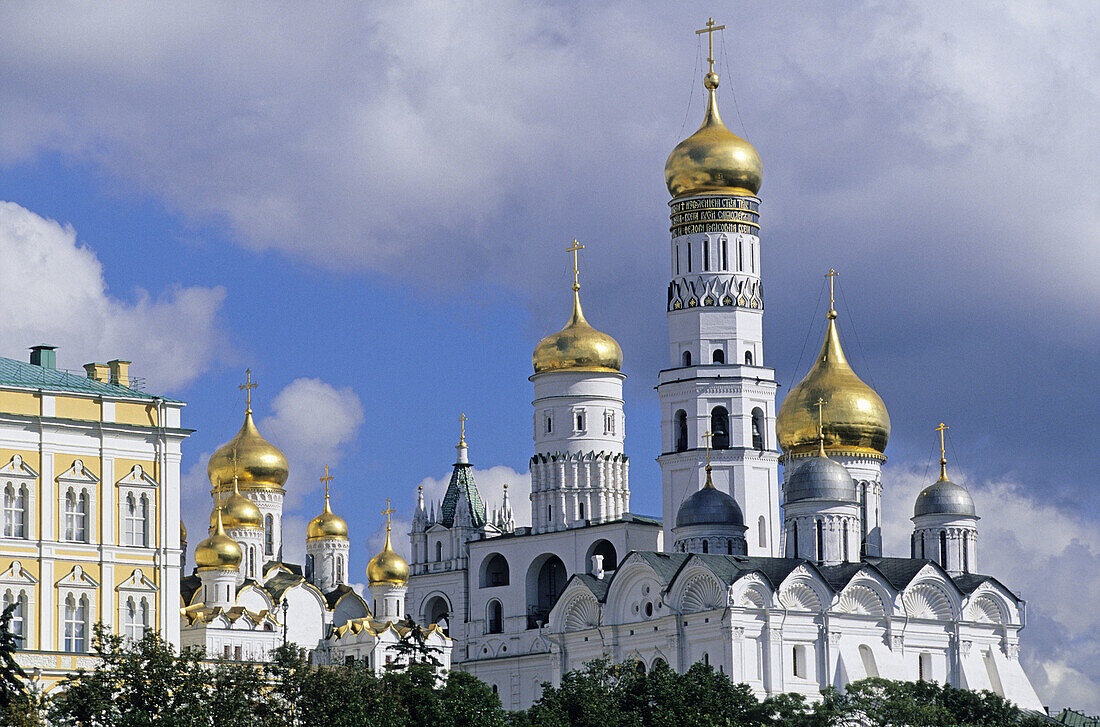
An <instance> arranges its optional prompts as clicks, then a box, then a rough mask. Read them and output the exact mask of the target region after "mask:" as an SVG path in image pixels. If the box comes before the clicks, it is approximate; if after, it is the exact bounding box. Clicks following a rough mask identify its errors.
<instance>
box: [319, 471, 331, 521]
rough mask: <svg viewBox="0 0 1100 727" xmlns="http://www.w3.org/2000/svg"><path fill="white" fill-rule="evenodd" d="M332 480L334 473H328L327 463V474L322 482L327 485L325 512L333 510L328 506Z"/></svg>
mask: <svg viewBox="0 0 1100 727" xmlns="http://www.w3.org/2000/svg"><path fill="white" fill-rule="evenodd" d="M330 482H332V475H330V474H329V473H328V465H327V464H326V465H325V474H324V476H323V477H322V478H321V483H322V484H323V485H324V486H325V512H332V510H331V509H330V508H329V506H328V488H329V483H330Z"/></svg>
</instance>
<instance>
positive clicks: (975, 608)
mask: <svg viewBox="0 0 1100 727" xmlns="http://www.w3.org/2000/svg"><path fill="white" fill-rule="evenodd" d="M969 611H970V618H971V619H972V620H974V621H981V622H983V623H993V624H1001V623H1004V622H1005V620H1006V619H1005V615H1004V611H1003V610H1002V609H1001V604H999V603H997V601H996V600H994V599H992V598H990V597H989V596H978V597H977V598H976V599H974V602H973V603H972V604H970V608H969Z"/></svg>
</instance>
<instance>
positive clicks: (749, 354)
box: [745, 351, 752, 366]
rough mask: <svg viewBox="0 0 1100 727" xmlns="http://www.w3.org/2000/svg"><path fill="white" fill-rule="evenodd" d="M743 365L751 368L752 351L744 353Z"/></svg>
mask: <svg viewBox="0 0 1100 727" xmlns="http://www.w3.org/2000/svg"><path fill="white" fill-rule="evenodd" d="M745 365H746V366H752V351H745Z"/></svg>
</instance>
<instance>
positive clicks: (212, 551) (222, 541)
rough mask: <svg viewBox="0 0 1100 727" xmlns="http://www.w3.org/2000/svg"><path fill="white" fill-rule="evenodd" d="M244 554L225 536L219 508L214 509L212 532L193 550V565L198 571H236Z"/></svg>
mask: <svg viewBox="0 0 1100 727" xmlns="http://www.w3.org/2000/svg"><path fill="white" fill-rule="evenodd" d="M243 557H244V554H243V553H242V552H241V546H240V545H238V544H237V541H236V540H234V539H233V538H231V537H229V536H228V535H226V534H225V526H224V525H223V524H222V517H221V508H220V507H217V508H214V532H213V534H212V535H211V536H210V537H208V538H207V539H206V540H204V541H202V542H201V543H199V544H198V546H196V548H195V565H196V566H197V567H198V569H199V570H214V569H228V570H232V569H236V568H238V567H240V565H241V559H242V558H243Z"/></svg>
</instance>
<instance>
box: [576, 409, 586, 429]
mask: <svg viewBox="0 0 1100 727" xmlns="http://www.w3.org/2000/svg"><path fill="white" fill-rule="evenodd" d="M573 423H574V424H575V425H576V426H575V427H574V431H578V432H583V431H584V430H585V429H586V426H585V425H586V423H587V422H586V421H585V416H584V409H574V410H573Z"/></svg>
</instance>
